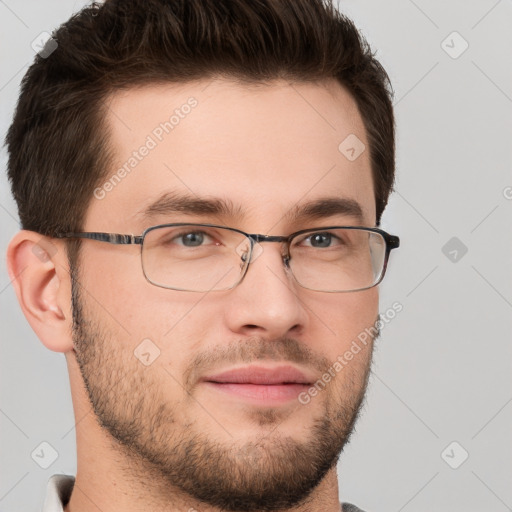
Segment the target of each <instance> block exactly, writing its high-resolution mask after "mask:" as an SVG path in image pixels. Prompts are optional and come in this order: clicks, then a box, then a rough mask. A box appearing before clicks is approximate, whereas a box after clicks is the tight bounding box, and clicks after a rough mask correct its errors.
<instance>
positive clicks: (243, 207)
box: [86, 79, 375, 232]
mask: <svg viewBox="0 0 512 512" xmlns="http://www.w3.org/2000/svg"><path fill="white" fill-rule="evenodd" d="M107 106H108V108H107V115H106V119H105V123H106V129H107V132H108V136H109V139H110V145H111V149H112V154H113V155H114V159H113V162H112V167H111V168H110V169H108V170H107V172H106V176H105V177H104V179H103V180H102V182H101V183H99V184H98V185H99V186H98V188H97V189H96V191H95V194H94V197H93V198H92V200H91V203H90V207H89V210H88V212H87V217H86V229H94V230H100V229H101V230H105V231H114V230H118V231H120V230H129V232H136V231H137V230H140V229H145V228H146V227H148V226H149V225H151V224H154V223H155V222H152V223H151V222H150V220H151V219H152V218H155V217H158V216H159V215H160V217H159V218H160V219H161V220H162V221H165V215H166V213H168V211H166V210H165V208H164V209H161V210H160V211H158V208H156V209H155V208H153V209H152V205H153V204H154V203H155V201H158V200H161V198H162V196H167V197H173V196H174V197H177V196H180V195H181V196H184V195H186V196H188V197H189V198H195V199H197V201H199V202H200V201H201V200H202V199H210V200H212V199H213V200H216V199H220V200H222V201H223V202H225V203H228V204H230V205H231V206H232V208H230V209H229V212H227V213H229V215H231V217H233V218H231V219H230V221H231V224H233V222H235V221H242V220H243V221H244V222H247V223H251V225H252V226H254V227H256V225H257V223H258V222H264V223H265V224H264V225H261V224H260V227H259V229H263V228H265V227H268V226H267V224H268V223H269V222H271V219H274V221H275V223H279V222H281V221H282V222H288V221H290V220H291V217H290V215H289V213H290V211H292V210H293V211H297V207H300V205H301V204H303V203H304V204H305V203H311V202H312V201H314V200H315V199H320V198H343V199H346V200H347V201H348V202H352V203H354V202H355V203H357V204H358V205H359V206H360V208H361V212H362V215H363V219H361V221H362V222H358V223H360V224H366V225H373V224H374V222H375V205H374V202H375V201H374V189H373V180H372V177H371V168H370V160H369V151H368V150H367V148H368V142H367V139H366V134H365V129H364V124H363V121H362V119H361V116H360V114H359V112H358V109H357V106H356V104H355V101H354V100H353V98H352V97H351V95H350V94H348V92H347V91H346V90H345V89H344V88H343V87H341V86H340V85H339V84H337V83H335V82H332V81H331V82H322V83H317V84H313V83H301V84H289V83H287V82H283V81H279V82H273V83H271V84H258V85H254V84H251V85H249V84H239V83H235V82H233V81H228V80H221V79H216V80H211V81H196V82H191V83H188V84H160V85H151V86H145V87H140V88H136V89H129V90H126V91H118V92H116V93H115V94H114V95H113V96H112V97H111V98H109V100H108V102H107ZM346 146H347V147H346ZM347 149H348V150H349V153H348V155H349V156H352V158H348V157H347ZM352 149H354V150H355V151H357V154H356V156H357V155H358V154H359V153H360V152H361V151H362V152H361V153H360V154H359V156H357V158H355V159H354V158H353V153H354V152H353V151H352V152H350V151H351V150H352ZM196 210H197V209H196ZM144 212H150V213H151V214H150V215H149V216H148V215H145V214H144ZM155 212H156V214H155ZM224 213H226V211H225V212H224ZM227 213H226V215H227ZM153 214H155V215H153ZM162 216H163V217H162ZM235 217H236V218H235ZM225 218H226V222H227V221H228V218H227V216H226V217H225ZM302 220H304V219H302ZM239 227H241V226H239ZM244 227H245V228H247V229H248V228H249V226H248V225H247V224H245V225H244Z"/></svg>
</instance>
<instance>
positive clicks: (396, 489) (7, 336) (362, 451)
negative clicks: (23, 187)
mask: <svg viewBox="0 0 512 512" xmlns="http://www.w3.org/2000/svg"><path fill="white" fill-rule="evenodd" d="M84 3H85V2H83V1H72V0H58V1H57V0H44V1H43V0H30V1H29V0H23V1H15V0H0V37H1V46H0V52H1V53H0V59H1V67H0V132H1V136H2V138H3V137H4V135H5V131H6V129H7V127H8V125H9V124H10V121H11V116H12V111H13V108H14V105H15V102H16V99H17V96H18V92H19V82H20V80H21V78H22V76H23V74H24V72H25V71H26V69H27V66H28V64H29V63H30V62H31V61H32V59H33V56H34V50H33V49H32V48H31V44H32V41H33V40H34V39H36V38H37V36H38V35H39V34H40V33H41V32H43V31H48V32H51V30H52V29H53V28H54V27H55V26H56V25H58V24H59V23H61V22H62V21H64V20H66V19H67V18H68V17H69V16H70V15H71V14H72V12H74V11H76V10H78V9H79V8H80V7H81V6H82V5H84ZM340 9H341V10H342V11H343V12H345V13H347V14H348V15H349V16H350V17H352V18H353V19H354V21H355V22H356V24H357V25H358V26H359V27H360V28H361V30H362V32H363V33H364V35H365V36H366V37H367V39H368V40H369V42H370V43H371V44H372V45H373V47H374V49H375V50H377V55H378V57H379V58H380V60H381V62H382V63H383V64H384V66H385V67H386V69H387V70H388V72H389V74H390V76H391V78H392V81H393V84H394V88H395V91H396V98H395V108H396V116H397V128H398V139H397V143H398V147H397V158H398V160H397V173H398V183H397V192H396V193H395V194H394V195H393V196H392V198H391V201H390V204H389V207H388V209H387V211H386V212H385V214H384V219H383V228H384V229H387V230H389V231H390V232H391V233H394V234H398V235H399V236H400V237H401V240H402V246H401V248H400V249H399V250H398V251H396V252H395V253H393V254H392V261H391V267H390V269H389V274H388V275H387V277H386V279H385V282H384V283H383V285H382V286H381V310H382V311H384V310H386V309H387V308H388V307H390V306H391V304H392V303H393V302H395V301H398V302H400V303H401V304H402V305H403V311H402V312H400V313H399V314H398V315H397V316H396V317H395V318H394V319H393V320H392V321H391V322H390V323H389V324H388V325H386V327H385V328H384V329H383V331H382V337H381V339H380V341H379V343H378V348H377V352H376V355H375V366H374V372H373V375H372V378H371V382H370V387H369V393H368V401H367V406H366V408H365V412H364V414H363V416H362V417H361V419H360V421H359V423H358V424H357V432H356V433H355V435H354V437H353V440H352V442H351V443H350V445H349V446H348V447H347V448H346V450H345V452H344V453H343V455H342V457H341V460H340V464H339V478H340V497H341V498H342V499H343V500H346V501H352V502H354V503H356V504H357V505H359V506H360V507H362V508H364V509H365V510H368V512H372V511H373V512H377V511H378V512H400V511H405V512H409V511H425V512H426V511H431V510H435V511H437V512H442V511H450V512H453V511H460V512H462V511H464V512H469V511H482V510H485V511H486V512H501V511H505V510H512V488H511V486H510V482H511V477H512V469H511V460H512V457H511V455H512V436H511V428H510V427H511V419H512V403H511V401H512V389H511V386H510V375H511V366H512V364H511V362H512V358H511V348H510V336H511V334H510V333H511V327H512V286H511V283H512V279H511V277H512V264H511V262H512V244H511V239H512V236H511V219H512V215H511V212H512V173H511V172H510V170H511V160H512V153H511V150H510V148H511V145H512V56H511V55H512V30H511V29H510V27H511V26H512V3H511V2H510V0H501V1H500V0H480V1H469V0H452V1H450V2H446V1H441V0H435V1H432V0H431V1H427V0H414V1H413V0H387V1H386V2H382V1H380V0H366V1H356V0H349V1H343V0H342V1H341V3H340ZM5 163H6V152H5V148H4V149H2V152H1V153H0V167H1V169H2V173H1V176H0V223H1V229H0V247H1V248H2V252H5V251H4V249H5V248H6V246H7V243H8V241H9V239H10V238H11V236H12V235H14V233H15V232H16V231H17V230H18V227H19V224H18V216H17V213H16V207H15V204H14V201H13V200H12V198H11V196H10V191H9V188H8V184H7V180H6V178H5V173H4V172H3V171H4V169H5ZM0 315H1V316H0V318H1V327H0V333H1V334H0V335H1V343H0V351H1V352H0V358H1V359H0V360H1V373H0V378H1V402H0V426H1V432H2V437H1V445H0V448H1V454H0V464H1V468H0V471H1V472H0V510H1V511H9V512H14V511H18V510H24V511H37V510H40V507H41V504H42V500H43V495H44V492H45V487H46V481H47V479H48V477H49V476H50V475H52V474H54V473H58V472H64V473H70V474H74V473H75V471H76V461H75V438H74V418H73V414H72V406H71V398H70V391H69V383H68V376H67V369H66V365H65V358H64V355H63V354H57V353H54V352H51V351H49V350H47V349H45V348H44V347H43V346H42V344H41V343H40V342H39V341H38V339H37V337H36V336H35V334H34V333H33V332H32V330H31V328H30V327H29V325H28V323H27V322H26V320H25V318H24V316H23V314H22V313H21V310H20V309H19V306H18V303H17V300H16V297H15V294H14V292H13V288H12V286H11V285H10V282H9V278H8V275H7V272H6V266H5V257H2V259H1V268H0ZM41 443H49V444H50V445H51V446H52V447H53V448H54V449H55V451H56V453H55V454H54V453H53V452H52V451H51V449H50V448H49V447H48V446H47V445H42V446H41ZM41 450H42V452H41ZM36 453H38V454H41V453H45V457H43V458H38V457H36V456H35V454H36ZM55 456H57V458H56V460H55V461H53V462H52V460H53V458H54V457H55ZM43 459H44V460H43ZM48 463H51V465H50V466H49V467H47V468H46V469H44V468H42V467H41V464H43V465H47V464H48Z"/></svg>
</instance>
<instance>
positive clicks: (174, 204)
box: [135, 192, 364, 223]
mask: <svg viewBox="0 0 512 512" xmlns="http://www.w3.org/2000/svg"><path fill="white" fill-rule="evenodd" d="M176 213H180V214H184V215H191V216H200V217H212V216H213V217H217V218H230V219H235V218H244V216H245V210H244V208H243V207H242V205H239V204H238V205H237V204H234V203H233V202H232V201H231V200H229V199H224V198H217V197H214V198H206V197H203V198H201V197H197V196H193V195H189V194H183V193H177V192H168V193H165V194H162V195H161V196H160V197H159V198H158V199H157V200H156V201H154V202H152V203H151V204H149V205H148V206H146V207H145V208H143V209H142V210H140V211H139V212H137V213H136V214H135V216H136V217H137V218H139V219H141V220H149V219H152V218H154V217H155V216H158V215H171V214H176ZM335 215H342V216H346V217H351V218H353V219H355V220H356V221H358V222H360V223H362V221H363V218H364V216H363V209H362V207H361V205H360V204H359V203H358V202H357V201H356V200H354V199H350V198H345V197H321V198H318V199H315V200H312V201H309V202H307V203H301V204H297V205H295V206H293V207H292V208H291V209H290V210H289V211H288V212H287V213H286V214H285V215H284V217H283V218H284V219H285V220H286V221H288V222H300V221H308V220H314V219H323V218H327V217H333V216H335Z"/></svg>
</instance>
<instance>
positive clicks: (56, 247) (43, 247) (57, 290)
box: [7, 230, 73, 352]
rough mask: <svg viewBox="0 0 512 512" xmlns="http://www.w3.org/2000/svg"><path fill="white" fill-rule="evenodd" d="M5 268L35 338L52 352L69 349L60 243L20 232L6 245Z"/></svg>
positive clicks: (66, 280) (66, 279)
mask: <svg viewBox="0 0 512 512" xmlns="http://www.w3.org/2000/svg"><path fill="white" fill-rule="evenodd" d="M7 268H8V272H9V277H10V279H11V282H12V285H13V287H14V290H15V292H16V295H17V297H18V302H19V303H20V306H21V309H22V311H23V314H24V315H25V317H26V318H27V320H28V322H29V324H30V326H31V327H32V329H33V330H34V332H35V333H36V334H37V336H38V338H39V339H40V340H41V341H42V342H43V344H44V345H45V346H46V347H47V348H49V349H50V350H53V351H55V352H67V351H69V350H72V349H73V341H72V337H71V322H72V319H71V312H70V311H71V308H70V304H71V292H70V289H71V286H70V277H69V268H68V260H67V256H66V254H65V247H64V245H63V243H62V242H61V241H60V240H59V241H56V240H54V239H51V238H49V237H45V236H42V235H40V234H39V233H36V232H34V231H28V230H22V231H20V232H18V233H17V234H16V235H15V236H14V237H13V239H12V240H11V242H10V243H9V247H8V249H7Z"/></svg>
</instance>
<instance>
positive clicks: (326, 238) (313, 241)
mask: <svg viewBox="0 0 512 512" xmlns="http://www.w3.org/2000/svg"><path fill="white" fill-rule="evenodd" d="M302 242H309V243H307V244H306V245H309V246H310V247H313V248H315V249H323V248H328V247H332V245H333V244H336V245H337V244H339V243H342V240H341V239H340V238H339V237H337V236H336V235H334V234H333V233H329V232H328V231H324V232H317V233H313V234H312V235H309V236H307V237H306V238H304V239H303V240H302Z"/></svg>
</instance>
